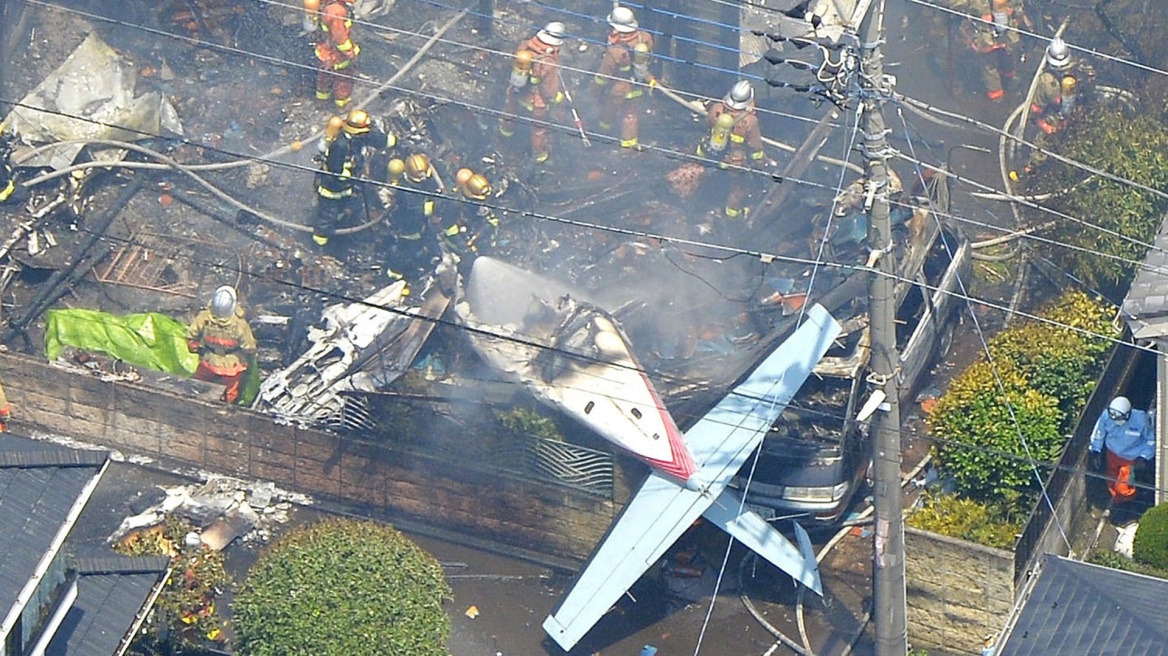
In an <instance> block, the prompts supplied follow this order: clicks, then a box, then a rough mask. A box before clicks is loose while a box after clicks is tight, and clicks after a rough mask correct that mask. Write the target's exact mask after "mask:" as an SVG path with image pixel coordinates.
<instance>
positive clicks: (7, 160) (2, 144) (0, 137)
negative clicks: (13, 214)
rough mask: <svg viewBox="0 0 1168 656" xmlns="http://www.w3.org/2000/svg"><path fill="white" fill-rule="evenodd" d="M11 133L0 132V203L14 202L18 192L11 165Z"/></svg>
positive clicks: (13, 169) (14, 172) (14, 169)
mask: <svg viewBox="0 0 1168 656" xmlns="http://www.w3.org/2000/svg"><path fill="white" fill-rule="evenodd" d="M12 139H13V137H12V135H11V134H10V133H7V132H5V133H3V134H0V203H8V202H14V201H16V200H17V196H18V194H17V193H16V192H17V189H18V188H17V186H16V167H15V166H13V165H12Z"/></svg>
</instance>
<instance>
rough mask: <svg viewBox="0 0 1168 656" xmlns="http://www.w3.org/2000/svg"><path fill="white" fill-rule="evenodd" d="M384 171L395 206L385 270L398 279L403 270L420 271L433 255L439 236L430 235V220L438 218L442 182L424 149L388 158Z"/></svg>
mask: <svg viewBox="0 0 1168 656" xmlns="http://www.w3.org/2000/svg"><path fill="white" fill-rule="evenodd" d="M388 173H389V183H390V184H391V185H393V186H394V187H395V189H394V205H395V207H394V209H393V212H392V219H391V220H390V223H391V224H392V226H393V238H394V240H393V246H392V247H391V251H390V262H391V265H390V266H391V268H389V269H388V270H387V272H386V273H387V274H388V275H389V277H390V278H393V279H395V280H398V279H401V278H403V277H404V276H405V273H404V272H406V271H411V272H424V270H425V268H426V266H427V265H429V263H430V260H431V259H432V258H433V257H434V256H435V255H437V249H436V245H437V240H438V239H439V238H438V237H435V236H433V233H434V232H435V228H434V227H432V225H431V224H435V223H438V222H439V221H440V219H439V217H438V214H437V209H438V204H437V198H438V196H439V195H441V193H442V192H443V186H442V180H441V178H440V177H439V176H438V175H437V172H436V171H435V169H434V164H433V162H431V161H430V158H429V157H428V156H426V155H425V154H424V153H413V154H412V155H410V156H408V157H406V158H405V159H404V160H401V159H391V160H390V161H389V171H388Z"/></svg>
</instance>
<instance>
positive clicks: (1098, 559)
mask: <svg viewBox="0 0 1168 656" xmlns="http://www.w3.org/2000/svg"><path fill="white" fill-rule="evenodd" d="M1137 532H1138V531H1137ZM1087 562H1089V563H1093V564H1095V565H1102V566H1104V567H1110V568H1111V569H1118V570H1122V571H1125V572H1135V573H1136V574H1143V575H1145V576H1154V577H1156V578H1159V579H1168V570H1162V569H1156V568H1155V567H1151V566H1148V565H1143V564H1141V563H1137V562H1136V561H1134V560H1132V559H1131V558H1128V557H1127V556H1124V555H1123V554H1119V553H1116V552H1114V551H1111V550H1108V549H1104V550H1102V551H1096V552H1093V553H1092V554H1091V557H1090V558H1088V559H1087Z"/></svg>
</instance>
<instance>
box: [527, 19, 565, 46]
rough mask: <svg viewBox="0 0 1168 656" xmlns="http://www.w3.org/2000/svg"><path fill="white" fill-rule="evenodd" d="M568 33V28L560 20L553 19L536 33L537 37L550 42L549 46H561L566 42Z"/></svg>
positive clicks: (547, 42)
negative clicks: (565, 36)
mask: <svg viewBox="0 0 1168 656" xmlns="http://www.w3.org/2000/svg"><path fill="white" fill-rule="evenodd" d="M567 33H568V28H566V27H564V24H563V23H561V22H560V21H552V22H550V23H548V24H547V25H545V26H544V28H543V29H542V30H540V31H538V32H536V33H535V38H537V39H539V40H540V41H542V42H544V43H546V44H548V45H549V46H561V45H563V44H564V35H565V34H567Z"/></svg>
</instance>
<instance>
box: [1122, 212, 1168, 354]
mask: <svg viewBox="0 0 1168 656" xmlns="http://www.w3.org/2000/svg"><path fill="white" fill-rule="evenodd" d="M1154 244H1155V245H1154V247H1152V248H1150V249H1148V253H1147V255H1145V256H1144V262H1143V266H1141V267H1140V269H1139V271H1138V272H1137V273H1136V278H1135V280H1133V281H1132V285H1131V289H1130V290H1128V293H1127V297H1126V298H1124V299H1123V311H1124V314H1125V315H1126V316H1127V320H1128V323H1130V324H1131V328H1132V332H1138V331H1139V330H1138V329H1139V326H1141V325H1142V322H1144V321H1148V320H1150V319H1154V318H1156V317H1163V316H1165V315H1168V216H1166V217H1165V221H1164V222H1163V223H1161V225H1160V232H1159V234H1157V235H1156V240H1155V242H1154Z"/></svg>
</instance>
